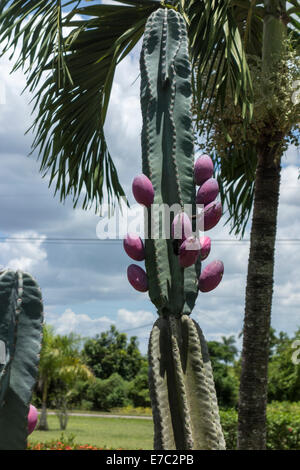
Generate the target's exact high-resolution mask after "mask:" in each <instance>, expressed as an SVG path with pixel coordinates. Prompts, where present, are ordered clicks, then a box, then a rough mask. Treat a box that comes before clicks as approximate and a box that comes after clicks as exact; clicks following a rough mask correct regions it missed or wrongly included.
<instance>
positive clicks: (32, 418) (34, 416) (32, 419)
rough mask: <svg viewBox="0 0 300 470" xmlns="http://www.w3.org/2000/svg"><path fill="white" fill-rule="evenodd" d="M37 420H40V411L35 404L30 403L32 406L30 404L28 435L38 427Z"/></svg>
mask: <svg viewBox="0 0 300 470" xmlns="http://www.w3.org/2000/svg"><path fill="white" fill-rule="evenodd" d="M37 420H38V412H37V409H36V407H35V406H33V405H30V406H29V413H28V417H27V421H28V435H29V434H31V433H32V431H34V429H35V427H36V423H37Z"/></svg>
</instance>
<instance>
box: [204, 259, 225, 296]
mask: <svg viewBox="0 0 300 470" xmlns="http://www.w3.org/2000/svg"><path fill="white" fill-rule="evenodd" d="M223 273H224V264H223V263H222V261H212V262H211V263H210V264H208V265H207V266H206V267H205V268H204V270H203V271H202V273H201V275H200V278H199V283H198V287H199V290H200V291H201V292H210V291H211V290H213V289H215V288H216V287H217V286H218V285H219V284H220V282H221V280H222V277H223Z"/></svg>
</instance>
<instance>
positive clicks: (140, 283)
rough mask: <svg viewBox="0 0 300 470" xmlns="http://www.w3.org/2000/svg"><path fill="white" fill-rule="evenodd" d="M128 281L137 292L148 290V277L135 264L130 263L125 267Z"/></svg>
mask: <svg viewBox="0 0 300 470" xmlns="http://www.w3.org/2000/svg"><path fill="white" fill-rule="evenodd" d="M127 277H128V281H129V282H130V284H131V285H132V287H134V288H135V289H136V290H138V291H139V292H146V291H147V290H148V278H147V274H146V272H145V271H144V270H143V269H142V268H140V266H138V265H137V264H131V265H130V266H128V268H127Z"/></svg>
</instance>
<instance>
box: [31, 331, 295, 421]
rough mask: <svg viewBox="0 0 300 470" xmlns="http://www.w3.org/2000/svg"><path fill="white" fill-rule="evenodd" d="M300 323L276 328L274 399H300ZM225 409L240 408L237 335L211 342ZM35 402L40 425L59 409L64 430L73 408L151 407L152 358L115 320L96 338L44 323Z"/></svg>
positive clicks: (270, 380) (271, 357)
mask: <svg viewBox="0 0 300 470" xmlns="http://www.w3.org/2000/svg"><path fill="white" fill-rule="evenodd" d="M297 339H300V328H299V329H298V330H297V331H296V332H295V334H294V335H292V337H289V336H288V334H287V333H284V332H279V333H276V331H275V330H274V329H273V328H271V329H270V348H269V378H268V401H269V402H271V401H291V402H296V401H300V365H299V364H297V363H294V362H295V361H294V362H293V360H292V355H293V353H294V349H293V345H294V342H295V340H297ZM208 349H209V354H210V359H211V362H212V367H213V373H214V379H215V386H216V392H217V397H218V402H219V405H220V407H221V408H223V409H224V408H225V409H226V408H237V405H238V392H239V382H240V372H241V357H240V354H239V351H238V348H237V344H236V338H235V337H234V336H229V337H225V336H222V338H221V341H216V340H215V341H208ZM34 403H35V404H36V405H37V406H38V407H40V408H41V409H42V414H41V418H40V422H39V428H40V429H48V425H47V412H46V410H47V408H55V409H56V410H57V412H58V416H59V419H60V425H61V428H62V429H65V428H66V426H67V420H68V412H69V410H70V409H83V410H95V411H96V410H99V411H109V410H111V409H112V408H117V407H124V406H128V405H130V406H133V407H150V406H151V404H150V397H149V387H148V361H147V356H144V355H143V354H142V353H141V352H140V350H139V344H138V339H137V337H136V336H131V337H129V338H128V336H127V334H125V333H120V332H119V331H118V329H117V328H116V327H115V326H114V325H112V326H111V327H110V329H109V330H107V331H104V332H102V333H101V334H99V335H96V336H95V337H93V338H82V337H80V336H79V335H75V334H69V335H58V334H55V332H54V329H53V327H51V326H49V325H45V326H44V337H43V345H42V350H41V359H40V366H39V380H38V382H37V386H36V388H35V393H34Z"/></svg>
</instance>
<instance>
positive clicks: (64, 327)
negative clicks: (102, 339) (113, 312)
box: [45, 308, 115, 337]
mask: <svg viewBox="0 0 300 470" xmlns="http://www.w3.org/2000/svg"><path fill="white" fill-rule="evenodd" d="M45 320H46V322H47V323H49V324H50V325H52V326H54V328H55V332H56V334H59V335H65V334H69V333H71V332H72V333H76V334H80V335H81V336H83V337H84V336H95V335H96V334H98V333H101V332H102V331H105V330H107V329H109V327H110V325H111V324H113V323H115V322H114V321H113V320H111V319H110V318H108V317H105V316H104V317H99V318H91V317H89V316H88V315H86V314H84V313H75V312H73V310H71V309H70V308H67V309H66V310H65V311H64V312H63V313H62V314H57V313H51V312H48V313H47V312H46V314H45Z"/></svg>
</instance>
